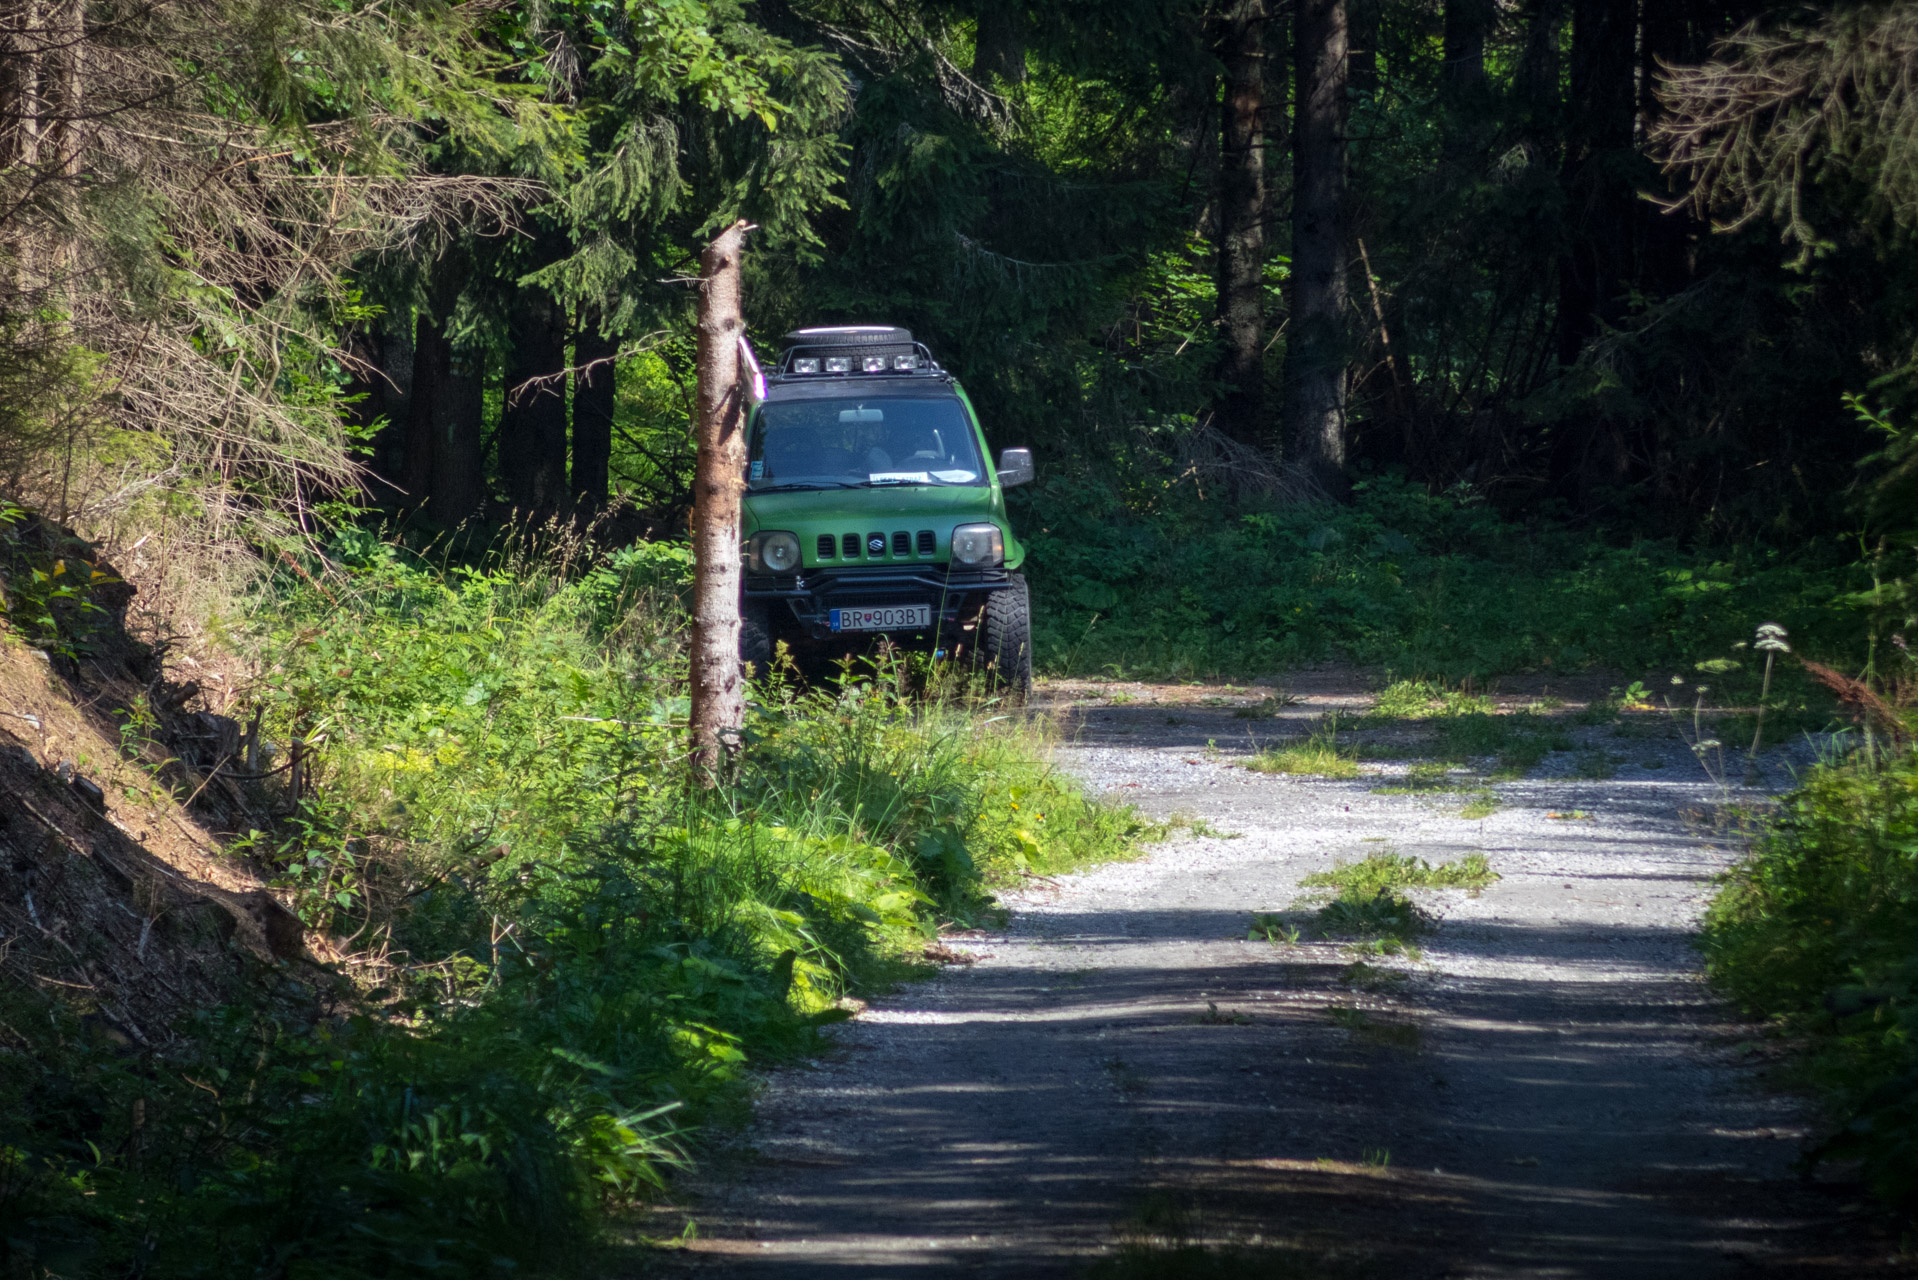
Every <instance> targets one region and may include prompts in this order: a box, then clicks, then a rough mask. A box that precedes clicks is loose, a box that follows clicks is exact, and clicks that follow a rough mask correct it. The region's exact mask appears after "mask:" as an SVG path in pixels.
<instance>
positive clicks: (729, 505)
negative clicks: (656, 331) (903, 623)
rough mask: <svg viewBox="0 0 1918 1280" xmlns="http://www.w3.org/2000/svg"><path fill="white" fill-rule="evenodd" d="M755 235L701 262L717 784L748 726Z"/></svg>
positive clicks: (708, 738)
mask: <svg viewBox="0 0 1918 1280" xmlns="http://www.w3.org/2000/svg"><path fill="white" fill-rule="evenodd" d="M751 229H752V228H751V227H750V226H749V225H748V224H747V223H745V222H743V221H741V222H735V223H734V224H733V225H732V226H730V227H728V228H727V229H726V230H725V231H723V232H721V233H720V235H719V238H718V239H716V240H714V241H713V242H712V243H711V244H709V245H707V246H706V249H705V251H704V252H703V253H701V254H700V255H699V274H700V277H701V279H700V286H699V336H698V344H697V349H696V351H695V355H694V358H695V360H696V361H697V362H698V369H699V402H698V414H699V416H698V418H697V419H696V420H695V421H694V423H693V430H694V439H695V442H696V444H697V446H698V450H699V452H698V457H697V460H696V462H695V464H694V479H693V520H692V525H693V662H692V668H693V669H692V738H693V768H694V772H695V775H696V776H697V777H698V778H699V779H700V781H701V782H702V784H703V785H706V786H711V785H713V783H714V782H716V781H717V780H718V777H719V773H720V770H721V768H722V766H723V765H725V764H726V763H728V762H730V761H731V760H732V758H733V757H734V756H736V755H737V754H738V752H739V731H740V729H741V727H742V726H743V725H744V724H745V722H746V700H745V687H744V684H743V682H742V679H741V674H740V669H739V591H740V581H739V497H740V493H741V491H742V490H743V489H744V488H745V484H746V395H745V387H744V386H743V385H742V384H741V382H740V378H739V339H740V337H741V335H742V334H743V333H744V332H745V321H744V319H743V318H742V317H741V314H740V297H739V274H740V273H739V265H740V258H741V256H742V255H743V254H744V252H745V248H746V233H747V232H748V231H750V230H751Z"/></svg>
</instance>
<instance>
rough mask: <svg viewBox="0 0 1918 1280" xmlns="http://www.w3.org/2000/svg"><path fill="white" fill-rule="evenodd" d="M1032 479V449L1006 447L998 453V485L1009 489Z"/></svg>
mask: <svg viewBox="0 0 1918 1280" xmlns="http://www.w3.org/2000/svg"><path fill="white" fill-rule="evenodd" d="M1031 480H1032V450H1030V449H1007V450H1006V451H1005V452H1004V453H1001V454H1000V455H999V486H1000V487H1001V488H1003V489H1010V488H1012V486H1014V485H1016V484H1028V483H1030V482H1031Z"/></svg>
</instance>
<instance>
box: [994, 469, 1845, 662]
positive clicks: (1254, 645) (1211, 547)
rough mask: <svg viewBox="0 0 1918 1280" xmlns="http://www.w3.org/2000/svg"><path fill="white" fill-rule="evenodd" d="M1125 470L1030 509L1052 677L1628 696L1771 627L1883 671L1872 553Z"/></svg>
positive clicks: (1030, 504) (1033, 502)
mask: <svg viewBox="0 0 1918 1280" xmlns="http://www.w3.org/2000/svg"><path fill="white" fill-rule="evenodd" d="M1117 474H1118V471H1117V469H1115V470H1114V472H1113V473H1111V474H1108V475H1105V476H1100V475H1085V474H1073V475H1070V476H1056V477H1053V478H1052V479H1051V480H1050V481H1042V482H1041V483H1040V485H1038V486H1036V488H1035V490H1034V491H1032V492H1030V493H1029V495H1028V496H1025V497H1023V498H1021V499H1020V501H1021V502H1022V503H1023V508H1022V509H1021V511H1020V512H1019V515H1020V519H1021V531H1022V536H1023V537H1025V538H1026V539H1027V541H1028V543H1029V544H1030V545H1031V548H1032V552H1031V567H1030V568H1029V569H1028V573H1029V575H1030V576H1031V578H1032V580H1033V583H1034V593H1035V597H1036V598H1043V599H1044V601H1045V604H1046V607H1045V608H1044V609H1040V610H1036V611H1035V614H1034V645H1035V647H1036V650H1037V659H1038V662H1039V664H1040V666H1041V668H1042V669H1044V670H1048V671H1051V672H1053V673H1056V674H1061V675H1065V674H1073V675H1099V674H1104V675H1109V676H1113V677H1116V678H1169V679H1188V678H1199V677H1210V678H1221V677H1224V678H1241V679H1243V678H1247V677H1261V676H1270V675H1273V674H1274V673H1277V672H1281V671H1284V670H1287V669H1290V668H1294V667H1297V666H1300V665H1304V664H1309V663H1314V662H1319V661H1325V660H1328V659H1338V660H1344V661H1349V662H1352V663H1355V664H1358V665H1361V666H1370V667H1376V668H1385V669H1390V670H1392V671H1394V672H1396V673H1397V674H1399V675H1401V676H1410V677H1414V678H1425V679H1436V680H1441V681H1444V682H1448V683H1450V684H1453V685H1457V684H1458V683H1459V682H1461V681H1463V680H1466V679H1468V678H1469V679H1472V680H1475V681H1483V680H1485V679H1488V678H1492V677H1497V676H1501V675H1510V674H1515V673H1520V672H1531V673H1537V672H1545V673H1548V674H1562V675H1567V676H1571V675H1576V674H1578V673H1580V672H1582V671H1588V670H1601V671H1609V672H1614V673H1620V674H1623V675H1625V676H1626V677H1627V680H1628V682H1629V680H1631V679H1637V678H1640V677H1641V676H1643V675H1646V674H1648V673H1650V672H1652V671H1654V670H1657V669H1660V668H1662V669H1664V670H1665V671H1666V672H1668V673H1669V672H1671V671H1684V672H1690V670H1691V669H1692V667H1693V665H1694V663H1695V662H1696V661H1697V660H1698V659H1699V658H1700V657H1701V655H1706V654H1718V653H1722V652H1725V651H1728V650H1730V649H1731V648H1732V647H1733V646H1734V645H1736V644H1737V643H1738V642H1740V641H1748V639H1749V637H1750V636H1751V634H1752V632H1753V629H1754V628H1755V627H1756V626H1757V625H1758V624H1760V623H1763V622H1767V621H1771V622H1776V623H1779V624H1781V625H1783V626H1785V627H1786V628H1787V629H1788V630H1790V632H1791V633H1792V634H1793V635H1795V636H1802V637H1803V638H1804V639H1805V641H1806V642H1807V643H1809V644H1812V645H1814V646H1816V647H1822V648H1823V649H1825V650H1827V651H1840V652H1845V653H1847V654H1849V652H1850V651H1851V650H1853V649H1858V650H1860V651H1861V652H1860V656H1861V657H1862V648H1863V645H1862V643H1861V639H1862V634H1863V629H1862V627H1861V626H1860V611H1859V609H1858V608H1857V606H1856V603H1855V602H1854V601H1850V600H1849V594H1848V593H1854V592H1857V591H1859V590H1861V589H1864V588H1868V587H1869V586H1870V581H1871V568H1870V565H1869V563H1868V562H1867V561H1868V558H1867V557H1863V556H1861V555H1860V554H1859V552H1858V548H1857V546H1856V545H1855V541H1854V544H1851V545H1848V544H1846V543H1845V542H1844V541H1843V540H1840V539H1830V540H1827V541H1826V542H1824V543H1814V544H1811V545H1808V546H1801V547H1799V548H1797V549H1795V550H1794V551H1791V552H1789V553H1788V552H1786V551H1783V550H1780V549H1775V548H1768V547H1766V546H1765V545H1763V544H1761V543H1752V542H1743V543H1740V544H1737V545H1725V546H1720V547H1713V546H1710V545H1698V546H1681V545H1679V544H1677V543H1675V542H1672V541H1669V540H1657V539H1644V538H1619V539H1614V538H1611V537H1608V536H1607V535H1606V533H1605V531H1603V530H1602V529H1601V530H1594V529H1591V528H1581V527H1578V526H1575V525H1571V524H1567V523H1563V522H1558V521H1552V520H1544V519H1541V520H1532V521H1521V520H1519V519H1515V518H1513V517H1512V516H1510V515H1508V514H1504V513H1501V512H1500V511H1499V510H1498V509H1497V508H1496V507H1495V506H1493V505H1492V504H1490V503H1488V502H1485V501H1483V500H1481V499H1480V498H1479V497H1477V496H1476V495H1474V494H1473V493H1472V492H1471V491H1470V490H1469V489H1463V488H1461V489H1455V490H1451V491H1448V492H1443V493H1436V494H1435V493H1432V492H1430V491H1428V490H1427V489H1426V488H1425V487H1424V486H1421V485H1414V484H1408V483H1406V482H1405V481H1404V480H1403V479H1401V478H1399V477H1397V476H1391V475H1387V476H1374V477H1372V478H1370V479H1368V480H1362V481H1360V482H1358V483H1357V484H1355V485H1354V491H1353V493H1352V498H1351V501H1350V502H1349V503H1344V504H1333V503H1291V504H1283V505H1281V504H1277V503H1272V504H1261V503H1259V502H1256V501H1251V502H1247V503H1244V504H1232V503H1229V502H1227V501H1225V500H1223V499H1221V498H1220V497H1219V496H1218V495H1216V494H1214V495H1212V496H1210V497H1208V496H1206V495H1205V494H1204V493H1203V492H1202V491H1201V490H1200V489H1199V488H1198V487H1196V486H1194V485H1193V484H1192V483H1190V481H1189V480H1184V481H1182V480H1181V479H1180V478H1179V477H1178V476H1177V475H1176V474H1174V473H1172V472H1170V471H1164V470H1157V469H1152V468H1147V467H1140V468H1136V469H1133V470H1132V471H1130V472H1128V473H1126V474H1127V477H1128V478H1126V479H1124V480H1120V479H1117V478H1114V477H1115V476H1116V475H1117ZM1020 493H1022V494H1025V493H1027V491H1023V490H1022V491H1020ZM1748 674H1749V673H1748ZM1787 678H1795V677H1791V676H1790V674H1789V673H1787ZM1743 682H1744V678H1743V677H1734V678H1733V683H1734V684H1739V685H1742V683H1743ZM1757 691H1758V687H1757V684H1756V682H1755V681H1754V682H1753V683H1752V688H1751V690H1750V693H1751V694H1752V695H1756V693H1757Z"/></svg>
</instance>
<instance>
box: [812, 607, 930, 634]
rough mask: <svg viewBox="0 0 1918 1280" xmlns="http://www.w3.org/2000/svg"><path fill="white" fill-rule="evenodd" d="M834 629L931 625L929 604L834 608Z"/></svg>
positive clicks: (910, 628)
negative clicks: (871, 607)
mask: <svg viewBox="0 0 1918 1280" xmlns="http://www.w3.org/2000/svg"><path fill="white" fill-rule="evenodd" d="M831 624H832V629H833V630H834V631H915V630H918V629H920V628H923V627H930V626H931V625H932V606H931V605H929V604H888V605H881V606H879V607H878V608H876V609H834V610H833V611H832V613H831Z"/></svg>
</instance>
